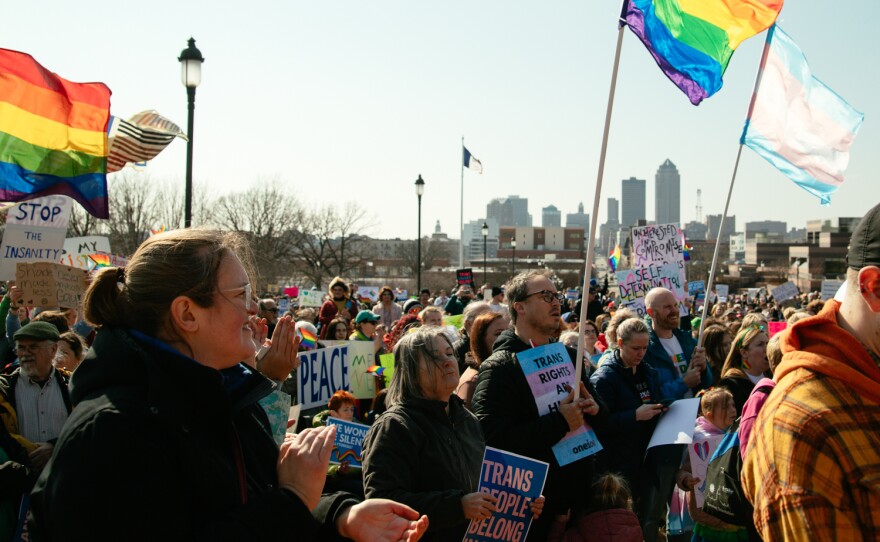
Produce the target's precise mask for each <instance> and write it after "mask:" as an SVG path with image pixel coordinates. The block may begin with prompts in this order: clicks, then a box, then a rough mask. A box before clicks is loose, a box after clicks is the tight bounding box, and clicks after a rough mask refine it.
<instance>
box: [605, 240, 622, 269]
mask: <svg viewBox="0 0 880 542" xmlns="http://www.w3.org/2000/svg"><path fill="white" fill-rule="evenodd" d="M608 265H610V266H611V271H612V272H614V271H617V266H618V265H620V245H615V247H614V250H612V251H611V255H610V256H608Z"/></svg>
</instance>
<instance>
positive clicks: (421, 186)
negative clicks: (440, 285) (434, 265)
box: [416, 173, 425, 293]
mask: <svg viewBox="0 0 880 542" xmlns="http://www.w3.org/2000/svg"><path fill="white" fill-rule="evenodd" d="M424 193H425V181H423V180H422V174H421V173H419V178H418V179H416V197H417V198H419V225H418V229H417V231H418V234H417V235H416V289H417V292H418V293H421V291H422V194H424Z"/></svg>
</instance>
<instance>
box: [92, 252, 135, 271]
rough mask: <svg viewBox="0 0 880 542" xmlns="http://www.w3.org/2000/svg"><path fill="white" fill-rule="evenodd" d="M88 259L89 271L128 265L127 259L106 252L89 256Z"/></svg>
mask: <svg viewBox="0 0 880 542" xmlns="http://www.w3.org/2000/svg"><path fill="white" fill-rule="evenodd" d="M88 258H89V260H91V261H90V262H89V270H90V271H94V270H95V268H98V267H125V266H126V265H128V259H126V258H123V257H122V256H117V255H116V254H109V253H107V252H96V253H95V254H89V255H88Z"/></svg>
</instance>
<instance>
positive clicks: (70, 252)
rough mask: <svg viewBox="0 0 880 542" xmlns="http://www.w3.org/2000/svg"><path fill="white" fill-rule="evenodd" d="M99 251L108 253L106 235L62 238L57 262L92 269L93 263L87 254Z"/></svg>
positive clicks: (108, 243)
mask: <svg viewBox="0 0 880 542" xmlns="http://www.w3.org/2000/svg"><path fill="white" fill-rule="evenodd" d="M99 252H103V253H107V254H109V253H110V240H109V239H107V238H106V237H102V236H99V235H92V236H89V237H71V238H69V239H65V240H64V246H63V249H62V252H61V258H60V260H59V263H62V264H64V265H69V266H71V267H78V268H80V269H92V268H93V267H95V264H94V262H92V261H91V260H90V259H89V254H96V253H99Z"/></svg>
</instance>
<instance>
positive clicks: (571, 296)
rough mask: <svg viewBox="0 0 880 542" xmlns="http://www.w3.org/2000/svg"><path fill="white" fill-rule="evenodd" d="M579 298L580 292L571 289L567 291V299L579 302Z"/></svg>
mask: <svg viewBox="0 0 880 542" xmlns="http://www.w3.org/2000/svg"><path fill="white" fill-rule="evenodd" d="M578 297H580V292H578V291H577V290H574V289H572V288H569V289H568V290H566V291H565V299H568V300H573V301H577V300H578Z"/></svg>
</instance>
